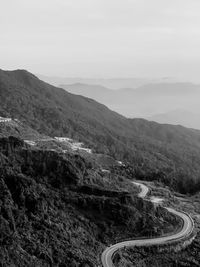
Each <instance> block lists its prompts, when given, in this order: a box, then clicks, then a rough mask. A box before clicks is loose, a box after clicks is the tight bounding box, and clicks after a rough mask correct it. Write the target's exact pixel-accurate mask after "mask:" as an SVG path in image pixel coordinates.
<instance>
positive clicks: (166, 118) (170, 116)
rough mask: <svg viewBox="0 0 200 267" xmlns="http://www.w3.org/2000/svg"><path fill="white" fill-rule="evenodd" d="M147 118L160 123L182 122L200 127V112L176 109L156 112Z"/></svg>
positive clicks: (182, 123)
mask: <svg viewBox="0 0 200 267" xmlns="http://www.w3.org/2000/svg"><path fill="white" fill-rule="evenodd" d="M147 119H148V120H150V121H156V122H158V123H167V124H174V125H178V124H181V125H183V126H185V127H188V128H196V129H200V114H198V113H197V114H196V113H192V112H189V111H187V110H174V111H171V112H167V113H162V114H155V115H153V116H151V117H149V118H147Z"/></svg>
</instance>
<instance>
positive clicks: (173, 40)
mask: <svg viewBox="0 0 200 267" xmlns="http://www.w3.org/2000/svg"><path fill="white" fill-rule="evenodd" d="M0 36H1V37H0V60H1V64H0V68H2V69H16V68H25V69H28V70H30V71H32V72H34V73H41V74H46V75H57V76H68V77H69V76H82V77H119V76H120V77H151V76H152V77H160V76H173V77H178V78H183V79H188V80H198V81H200V0H0Z"/></svg>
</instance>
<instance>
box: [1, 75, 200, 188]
mask: <svg viewBox="0 0 200 267" xmlns="http://www.w3.org/2000/svg"><path fill="white" fill-rule="evenodd" d="M0 115H1V116H11V117H14V118H17V119H20V120H22V121H23V122H25V123H27V124H28V125H29V126H31V127H33V128H34V129H35V130H38V131H39V132H40V133H44V134H47V135H50V136H68V137H72V138H74V139H76V140H81V141H83V142H84V143H85V144H86V145H87V146H89V147H91V148H93V149H95V150H96V151H97V152H99V153H105V154H109V155H111V156H113V157H115V158H116V159H120V160H123V161H126V162H129V163H130V164H131V165H132V166H133V169H134V175H135V176H136V177H138V178H141V179H151V180H153V179H155V180H162V181H163V182H165V183H166V184H168V185H170V186H172V187H173V188H174V189H175V190H179V191H181V192H189V193H193V192H195V191H197V190H199V188H200V132H199V131H197V130H191V129H186V128H184V127H181V126H170V125H160V124H157V123H154V122H148V121H145V120H142V119H126V118H125V117H123V116H120V115H119V114H117V113H115V112H112V111H111V110H109V109H108V108H107V107H105V106H104V105H101V104H99V103H97V102H95V101H94V100H92V99H89V98H85V97H82V96H75V95H73V94H70V93H68V92H66V91H64V90H63V89H60V88H56V87H53V86H51V85H49V84H46V83H44V82H42V81H41V80H39V79H38V78H37V77H35V76H34V75H32V74H31V73H28V72H27V71H23V70H17V71H12V72H9V71H0Z"/></svg>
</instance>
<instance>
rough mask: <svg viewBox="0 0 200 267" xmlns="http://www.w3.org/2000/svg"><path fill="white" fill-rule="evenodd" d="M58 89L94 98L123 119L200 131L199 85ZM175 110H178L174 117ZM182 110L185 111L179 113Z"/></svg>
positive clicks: (97, 86) (94, 86) (174, 84)
mask: <svg viewBox="0 0 200 267" xmlns="http://www.w3.org/2000/svg"><path fill="white" fill-rule="evenodd" d="M60 86H61V87H62V88H64V89H65V90H67V91H69V92H71V93H74V94H78V95H83V96H87V97H90V98H92V99H95V100H96V101H99V102H101V103H103V104H105V105H107V106H108V107H109V108H110V109H112V110H115V111H117V112H119V113H120V114H122V115H124V116H126V117H132V118H133V117H140V118H146V119H151V120H155V121H158V122H161V123H169V124H170V123H171V124H174V123H175V124H182V125H184V126H186V127H188V126H189V127H193V128H197V129H200V127H199V125H200V119H198V114H200V108H199V99H200V85H195V84H192V83H156V84H146V85H143V86H140V87H138V88H136V89H131V88H124V89H119V90H111V89H108V88H106V87H102V86H99V85H88V84H80V83H76V84H68V85H60ZM174 110H178V114H177V115H175V112H174ZM181 110H185V111H184V112H181ZM187 111H188V114H187V115H186V113H187ZM168 113H170V114H171V116H170V115H169V114H168ZM157 114H168V116H164V117H163V116H161V115H158V118H157ZM192 114H193V115H192ZM154 115H155V116H154ZM174 116H175V117H174ZM175 118H176V119H175Z"/></svg>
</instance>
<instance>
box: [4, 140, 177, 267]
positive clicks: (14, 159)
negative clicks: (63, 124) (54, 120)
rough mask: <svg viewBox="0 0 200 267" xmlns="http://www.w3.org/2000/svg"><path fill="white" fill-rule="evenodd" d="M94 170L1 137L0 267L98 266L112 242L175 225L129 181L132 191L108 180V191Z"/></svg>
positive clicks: (76, 159)
mask: <svg viewBox="0 0 200 267" xmlns="http://www.w3.org/2000/svg"><path fill="white" fill-rule="evenodd" d="M95 171H96V169H95V168H94V167H93V166H92V165H91V164H90V163H89V162H87V161H86V160H85V159H84V158H82V157H80V156H77V155H72V154H69V153H68V154H61V153H57V152H54V151H43V150H35V149H33V148H31V147H30V146H28V145H27V144H25V143H24V142H23V141H22V140H20V139H17V138H14V137H9V138H0V191H1V194H0V265H1V266H10V267H11V266H17V267H26V266H37V267H40V266H41V267H44V266H45V267H47V266H48V267H49V266H57V267H61V266H68V267H75V266H79V267H88V266H89V267H96V266H98V265H100V255H101V253H102V251H103V249H104V248H105V246H107V245H108V244H110V243H114V242H116V241H117V240H123V239H127V238H130V237H131V238H132V237H134V236H135V237H136V236H151V235H160V234H161V233H163V232H170V231H174V229H175V228H176V227H178V226H180V221H179V220H178V219H177V218H175V217H174V216H171V215H169V214H168V213H167V212H166V211H165V210H164V209H162V208H160V207H157V208H155V207H154V206H153V204H152V203H150V202H144V201H143V200H141V199H139V198H137V197H136V196H135V195H136V194H135V193H134V188H133V185H132V184H131V183H130V185H129V192H130V193H128V192H127V191H126V192H125V191H122V190H120V191H119V190H116V189H115V184H116V181H114V180H112V179H111V178H110V179H111V184H112V186H113V189H112V187H111V188H108V187H107V184H106V183H103V182H102V181H103V180H107V179H108V177H107V178H106V179H103V177H102V176H101V175H99V174H97V173H96V174H95ZM95 177H96V179H95ZM99 183H101V184H102V186H101V187H100V186H99ZM131 191H132V192H131Z"/></svg>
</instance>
